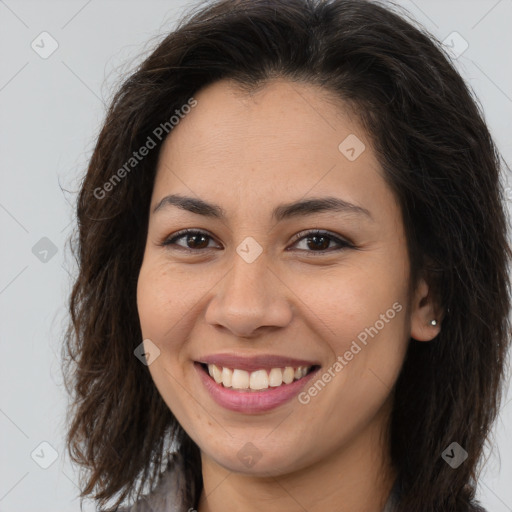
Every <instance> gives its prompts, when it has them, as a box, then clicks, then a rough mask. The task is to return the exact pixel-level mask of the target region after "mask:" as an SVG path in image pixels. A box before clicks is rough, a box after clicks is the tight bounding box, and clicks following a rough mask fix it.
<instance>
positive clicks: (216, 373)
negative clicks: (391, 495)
mask: <svg viewBox="0 0 512 512" xmlns="http://www.w3.org/2000/svg"><path fill="white" fill-rule="evenodd" d="M205 366H206V365H205ZM312 369H313V366H298V367H297V368H293V367H292V366H286V367H285V368H271V369H270V370H264V369H261V370H256V371H253V372H248V371H246V370H240V369H238V368H235V369H232V368H226V367H219V366H217V365H216V364H209V365H208V366H207V370H208V373H209V375H210V377H212V378H213V379H214V380H215V382H216V383H217V384H222V386H223V387H225V388H228V389H239V390H245V391H261V390H263V389H269V388H277V387H279V386H283V385H287V384H291V383H292V382H293V381H294V380H300V379H302V378H303V377H305V376H306V375H307V374H308V373H309V372H310V371H311V370H312Z"/></svg>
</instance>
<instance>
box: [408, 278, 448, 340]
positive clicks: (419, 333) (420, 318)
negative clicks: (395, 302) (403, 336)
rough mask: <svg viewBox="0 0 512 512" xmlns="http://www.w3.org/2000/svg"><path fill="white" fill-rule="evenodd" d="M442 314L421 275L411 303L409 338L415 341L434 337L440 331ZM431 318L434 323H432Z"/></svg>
mask: <svg viewBox="0 0 512 512" xmlns="http://www.w3.org/2000/svg"><path fill="white" fill-rule="evenodd" d="M442 316H443V314H442V311H441V309H440V308H439V307H438V304H436V301H435V299H434V297H433V294H432V293H431V290H430V288H429V285H428V284H427V282H426V281H425V279H424V278H423V277H422V278H420V279H419V281H418V285H417V287H416V290H415V292H414V294H413V300H412V304H411V338H414V339H415V340H417V341H430V340H432V339H434V338H435V337H436V336H437V335H438V334H439V332H440V331H441V320H442ZM432 320H435V321H436V325H432Z"/></svg>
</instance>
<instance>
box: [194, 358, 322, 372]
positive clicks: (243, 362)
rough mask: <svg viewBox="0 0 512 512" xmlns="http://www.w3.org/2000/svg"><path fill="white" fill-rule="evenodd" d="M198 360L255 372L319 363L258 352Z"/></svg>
mask: <svg viewBox="0 0 512 512" xmlns="http://www.w3.org/2000/svg"><path fill="white" fill-rule="evenodd" d="M197 362H199V363H204V364H215V365H217V366H221V367H224V368H232V369H235V368H236V369H239V370H246V371H248V372H254V371H256V370H266V369H270V368H285V367H286V366H291V367H292V368H298V367H299V366H316V365H318V364H319V363H317V362H315V361H306V360H304V359H295V358H292V357H285V356H279V355H272V354H258V355H254V356H240V355H237V354H211V355H209V356H205V357H202V358H201V359H198V360H197Z"/></svg>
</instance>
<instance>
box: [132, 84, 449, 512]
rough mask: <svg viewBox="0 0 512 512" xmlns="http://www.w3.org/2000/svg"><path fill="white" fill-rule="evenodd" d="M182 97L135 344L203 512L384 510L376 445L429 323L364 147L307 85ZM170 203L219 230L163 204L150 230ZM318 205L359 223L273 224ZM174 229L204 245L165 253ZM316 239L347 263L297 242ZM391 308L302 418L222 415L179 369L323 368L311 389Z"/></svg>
mask: <svg viewBox="0 0 512 512" xmlns="http://www.w3.org/2000/svg"><path fill="white" fill-rule="evenodd" d="M195 98H196V100H197V101H198V104H197V106H196V107H195V108H193V109H192V110H191V112H190V113H189V114H187V115H186V116H185V117H184V119H183V120H181V121H180V123H179V124H178V125H177V126H176V127H174V129H173V131H172V133H171V135H170V136H169V137H168V138H167V140H166V141H165V143H164V146H163V148H162V151H161V153H160V157H159V162H158V168H157V174H156V179H155V184H154V190H153V195H152V199H151V213H150V218H149V225H148V236H147V244H146V248H145V254H144V260H143V264H142V267H141V269H140V275H139V280H138V289H137V301H138V311H139V317H140V322H141V328H142V333H143V337H144V339H150V340H151V341H152V342H153V343H154V344H155V345H156V346H158V348H159V350H160V355H159V356H158V357H157V358H156V359H155V360H154V362H153V363H152V364H150V365H149V370H150V372H151V376H152V378H153V380H154V382H155V385H156V387H157V388H158V390H159V392H160V394H161V395H162V397H163V399H164V400H165V402H166V404H167V405H168V406H169V408H170V409H171V411H172V412H173V414H174V415H175V416H176V418H177V419H178V421H179V422H180V424H181V425H182V426H183V428H184V429H185V430H186V432H187V433H188V434H189V435H190V436H191V438H192V439H193V440H194V441H195V442H196V443H197V445H198V446H199V448H200V450H201V456H202V467H203V479H204V490H203V493H202V495H201V500H200V504H199V512H207V511H212V512H219V511H223V512H229V511H235V510H236V511H239V510H245V511H249V512H250V511H253V510H261V507H262V505H263V504H264V506H265V510H267V511H269V512H273V511H279V512H283V511H296V510H304V509H306V510H308V511H309V512H317V511H320V510H322V511H325V510H350V511H352V512H370V511H371V512H374V511H376V510H380V509H381V508H382V507H383V505H384V503H385V502H386V500H387V498H388V496H389V493H390V491H391V487H392V484H393V482H394V479H395V477H396V471H395V470H394V468H393V467H392V466H391V464H390V459H389V438H388V435H387V427H388V424H389V418H390V412H391V407H392V403H393V394H392V388H393V385H394V383H395V381H396V379H397V377H398V374H399V371H400V368H401V365H402V363H403V360H404V356H405V352H406V349H407V345H408V343H409V338H410V337H411V336H412V337H413V338H415V339H417V340H419V341H428V340H430V339H432V338H433V337H435V336H436V335H437V334H438V331H439V321H438V325H437V326H432V325H430V321H431V320H432V319H433V318H438V319H439V315H438V313H437V312H436V308H435V305H434V304H433V302H432V300H431V299H430V297H429V294H428V285H427V283H426V282H425V281H424V280H422V279H420V281H419V282H418V283H417V286H416V288H415V289H414V290H412V292H411V290H410V287H409V271H410V267H409V259H408V254H407V248H406V239H405V233H404V228H403V222H402V217H401V214H400V209H399V206H398V204H397V202H396V200H395V198H394V195H393V193H392V191H391V190H390V189H389V187H388V186H387V184H386V183H385V181H384V179H383V177H382V170H381V167H380V165H379V163H378V161H377V159H376V156H375V153H374V151H373V150H372V148H371V144H370V140H369V137H368V136H367V134H366V133H365V132H364V130H363V129H362V127H361V125H360V124H359V123H358V121H357V119H356V118H355V116H351V115H349V111H348V109H347V108H346V107H345V105H344V104H343V103H342V102H341V101H339V100H338V101H337V102H335V101H334V99H333V98H332V97H331V96H329V95H328V94H327V92H326V91H324V90H323V89H321V88H319V87H317V86H313V85H308V84H301V83H291V82H288V81H286V80H274V81H272V82H269V83H267V84H266V85H265V86H264V87H263V88H262V89H260V90H259V91H257V92H256V93H254V94H251V95H248V94H247V93H243V92H241V91H240V90H238V89H237V88H236V86H235V84H233V83H232V82H230V81H226V80H223V81H220V82H216V83H215V84H213V85H210V86H208V87H207V88H205V89H203V90H201V91H200V92H199V93H198V94H196V95H195ZM350 134H355V135H356V136H357V137H358V138H359V139H360V140H361V141H362V142H363V143H364V144H365V146H366V149H365V150H364V151H363V152H362V153H361V154H360V156H359V157H358V158H356V159H355V160H354V161H350V160H349V159H347V158H346V157H345V156H344V155H343V154H342V153H341V152H340V150H339V149H338V145H339V144H340V142H342V141H343V140H344V139H345V138H346V137H347V136H348V135H350ZM171 193H172V194H180V195H184V196H192V197H195V198H201V199H202V200H204V201H207V202H209V203H216V204H218V205H219V206H221V207H222V208H223V209H224V210H225V212H226V215H227V216H226V218H225V219H223V220H219V219H213V218H208V217H205V216H202V215H199V214H197V213H192V212H188V211H185V210H183V209H179V208H177V207H176V206H172V205H169V206H167V207H163V208H161V209H160V210H159V211H157V212H156V213H153V210H154V208H155V206H156V205H157V204H158V203H159V202H160V200H161V199H162V198H163V197H164V196H166V195H168V194H171ZM323 196H335V197H338V198H341V199H343V200H345V201H348V202H350V203H352V204H355V205H358V206H360V207H362V208H365V209H367V210H368V212H369V214H370V216H371V217H370V216H367V215H364V214H359V213H354V212H352V213H351V212H332V211H328V212H317V213H314V214H311V215H307V216H304V217H297V218H292V219H287V220H283V221H281V222H275V221H274V220H273V219H272V218H271V211H272V209H273V208H274V207H276V206H278V205H280V204H282V203H289V202H293V201H297V200H300V199H304V198H312V197H323ZM185 228H193V229H198V230H201V231H205V232H206V234H207V235H208V237H209V238H208V237H207V238H206V239H204V240H201V239H199V240H196V241H195V243H194V239H190V237H189V238H188V239H187V237H186V236H185V237H183V238H181V239H179V240H178V241H176V242H175V245H174V246H172V245H171V246H162V245H161V243H162V242H163V241H164V240H166V239H169V238H170V236H171V235H172V234H174V233H176V232H178V231H179V230H182V229H185ZM315 228H318V229H321V230H325V231H329V232H330V234H331V235H332V236H334V237H338V238H340V239H342V240H343V239H346V240H348V241H350V242H351V243H352V244H353V245H354V246H355V248H350V247H343V248H342V249H341V250H337V251H336V250H335V249H336V248H338V247H339V246H338V244H337V242H336V240H335V239H327V242H326V243H325V245H323V244H322V242H320V243H319V242H317V243H316V244H315V242H314V241H311V239H309V242H308V239H307V238H302V239H301V240H297V241H296V240H295V239H294V238H293V237H294V235H296V234H299V233H300V232H302V231H305V230H310V229H315ZM249 236H250V237H252V238H254V239H255V240H256V241H257V242H258V244H259V245H260V246H261V248H262V249H263V252H262V253H261V254H260V256H259V257H258V258H257V259H256V260H255V261H254V262H252V263H247V262H246V261H245V260H244V259H243V258H241V257H240V256H239V254H238V253H237V252H236V248H237V247H238V246H239V245H240V244H241V242H242V241H243V240H244V239H245V238H246V237H249ZM187 240H188V242H187ZM186 247H189V248H190V249H192V250H193V251H195V252H192V253H187V252H186V251H185V250H183V249H184V248H186ZM204 247H208V248H207V249H205V248H204ZM287 248H289V249H288V250H286V249H287ZM180 249H181V250H180ZM322 251H323V252H322ZM397 302H398V303H399V304H400V305H401V306H402V308H401V311H400V312H399V313H397V314H396V316H394V318H393V319H392V320H389V321H388V322H386V323H385V326H384V327H383V328H382V329H380V330H379V332H378V334H377V335H375V336H374V337H373V338H369V339H368V343H367V345H366V346H364V345H363V346H362V350H361V351H360V352H358V353H357V355H355V356H354V357H353V359H352V360H351V361H349V362H348V364H347V365H346V366H344V368H343V370H342V371H339V372H338V373H336V376H335V377H334V378H332V380H331V381H330V382H329V383H328V384H327V385H326V386H325V387H324V388H323V389H322V390H321V391H320V392H319V393H318V394H317V395H316V396H314V397H312V398H311V400H310V402H309V403H308V404H302V403H300V402H299V401H298V400H297V399H292V400H291V401H289V402H287V403H286V404H284V405H281V406H279V407H278V408H277V409H274V410H272V411H268V412H265V413H258V414H252V415H250V414H241V413H239V412H234V411H229V410H226V409H224V408H223V407H221V406H220V405H217V404H216V403H215V402H214V401H213V400H212V399H211V398H210V396H209V394H208V393H207V391H206V390H205V388H204V387H203V385H202V383H201V381H200V379H199V377H198V375H197V372H196V371H195V369H194V367H193V361H195V360H197V359H199V358H201V357H202V356H205V355H208V354H213V353H219V352H233V353H237V354H242V355H253V354H263V353H265V354H277V355H284V356H290V357H300V358H303V359H306V360H312V361H319V362H320V364H321V365H322V369H321V370H320V373H319V375H320V376H321V374H322V373H324V372H325V371H326V370H327V369H328V368H329V367H332V365H333V363H334V361H335V360H336V357H337V356H339V355H341V356H343V354H344V353H345V352H346V351H347V350H348V349H349V348H350V346H351V343H352V342H353V341H354V340H356V339H357V336H358V334H360V333H361V332H362V331H364V329H365V328H367V327H369V326H374V325H375V323H376V321H377V320H379V318H381V316H380V315H382V314H384V313H385V312H386V311H387V310H389V309H390V308H391V307H392V305H393V304H395V303H397ZM248 442H251V443H252V444H254V445H255V446H256V447H257V449H258V450H259V453H260V455H261V457H260V459H259V460H258V461H257V462H256V463H255V464H254V465H253V466H252V467H247V466H246V465H245V464H244V463H243V462H242V461H241V460H240V459H239V458H238V456H237V454H238V452H239V450H240V449H241V448H242V447H243V446H244V445H245V444H246V443H248Z"/></svg>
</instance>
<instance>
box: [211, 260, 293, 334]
mask: <svg viewBox="0 0 512 512" xmlns="http://www.w3.org/2000/svg"><path fill="white" fill-rule="evenodd" d="M213 291H214V297H213V298H212V300H211V301H210V302H209V304H208V307H207V310H206V315H205V320H206V322H207V323H208V324H210V325H213V326H216V327H217V328H223V329H225V330H227V331H229V332H231V333H232V334H233V335H234V336H237V337H239V338H254V337H256V336H258V335H261V334H262V332H267V331H272V330H275V329H278V328H280V327H281V328H282V327H286V326H287V325H288V324H289V323H290V322H291V319H292V315H293V311H292V307H291V303H290V295H291V292H290V289H289V288H288V287H287V286H286V285H285V284H284V283H283V281H282V280H281V279H280V278H279V277H278V276H277V275H276V273H275V271H274V270H273V269H271V268H270V267H269V266H268V262H267V260H266V258H265V257H264V254H262V255H260V257H259V258H258V259H256V260H255V261H253V262H252V263H247V262H246V261H244V260H243V259H242V258H241V257H240V256H239V255H238V254H237V253H235V255H234V264H233V266H232V268H231V270H230V271H228V273H227V274H226V275H225V276H224V277H223V278H222V279H221V281H220V282H219V283H218V284H217V285H216V287H215V288H214V290H213Z"/></svg>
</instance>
